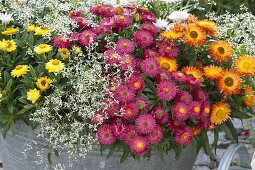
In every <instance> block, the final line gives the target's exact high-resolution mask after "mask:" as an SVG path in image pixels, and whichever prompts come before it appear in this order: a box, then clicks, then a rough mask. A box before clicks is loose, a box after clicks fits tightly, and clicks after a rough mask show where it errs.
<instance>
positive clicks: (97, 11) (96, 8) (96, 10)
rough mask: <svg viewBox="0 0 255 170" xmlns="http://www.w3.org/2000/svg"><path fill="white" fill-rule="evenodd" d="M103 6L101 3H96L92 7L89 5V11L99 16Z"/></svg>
mask: <svg viewBox="0 0 255 170" xmlns="http://www.w3.org/2000/svg"><path fill="white" fill-rule="evenodd" d="M103 8H104V6H103V5H102V4H97V5H94V6H92V7H90V12H91V13H92V14H95V15H98V16H101V14H102V11H103Z"/></svg>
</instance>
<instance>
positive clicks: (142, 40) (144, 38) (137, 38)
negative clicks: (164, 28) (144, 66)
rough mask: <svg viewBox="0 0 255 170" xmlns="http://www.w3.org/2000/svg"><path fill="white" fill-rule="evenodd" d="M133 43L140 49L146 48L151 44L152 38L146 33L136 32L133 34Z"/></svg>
mask: <svg viewBox="0 0 255 170" xmlns="http://www.w3.org/2000/svg"><path fill="white" fill-rule="evenodd" d="M134 42H135V43H136V44H137V45H138V46H139V47H142V48H146V47H148V46H150V45H152V44H153V37H152V35H151V34H150V33H149V32H147V31H140V30H138V31H136V32H135V33H134Z"/></svg>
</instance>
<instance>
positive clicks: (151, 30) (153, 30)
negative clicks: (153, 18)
mask: <svg viewBox="0 0 255 170" xmlns="http://www.w3.org/2000/svg"><path fill="white" fill-rule="evenodd" d="M141 30H143V31H148V32H149V33H151V35H152V36H155V34H157V33H158V32H159V29H158V28H157V27H156V26H155V25H154V24H151V23H144V24H141Z"/></svg>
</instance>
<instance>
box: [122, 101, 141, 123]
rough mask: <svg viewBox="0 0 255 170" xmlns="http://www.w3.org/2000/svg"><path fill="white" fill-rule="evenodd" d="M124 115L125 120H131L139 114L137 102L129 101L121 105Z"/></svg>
mask: <svg viewBox="0 0 255 170" xmlns="http://www.w3.org/2000/svg"><path fill="white" fill-rule="evenodd" d="M121 110H122V117H123V119H125V120H131V119H134V118H136V116H137V115H138V108H137V106H136V104H135V103H128V104H125V105H123V106H122V107H121Z"/></svg>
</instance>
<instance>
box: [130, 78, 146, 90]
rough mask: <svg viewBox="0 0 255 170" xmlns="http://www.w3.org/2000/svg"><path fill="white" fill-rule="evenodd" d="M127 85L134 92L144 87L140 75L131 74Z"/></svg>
mask: <svg viewBox="0 0 255 170" xmlns="http://www.w3.org/2000/svg"><path fill="white" fill-rule="evenodd" d="M128 86H129V87H130V89H131V90H134V91H135V92H136V93H140V92H142V90H143V88H144V81H143V78H142V76H139V75H133V76H132V77H131V78H130V79H129V81H128Z"/></svg>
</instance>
